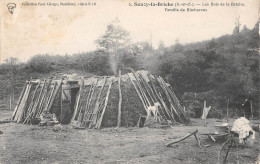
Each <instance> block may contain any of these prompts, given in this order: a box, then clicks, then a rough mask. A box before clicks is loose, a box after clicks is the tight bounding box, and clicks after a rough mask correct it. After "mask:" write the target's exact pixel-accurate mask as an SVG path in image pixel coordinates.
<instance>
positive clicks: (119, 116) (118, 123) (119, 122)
mask: <svg viewBox="0 0 260 164" xmlns="http://www.w3.org/2000/svg"><path fill="white" fill-rule="evenodd" d="M118 91H119V103H118V117H117V127H120V126H121V106H122V92H121V70H119V76H118Z"/></svg>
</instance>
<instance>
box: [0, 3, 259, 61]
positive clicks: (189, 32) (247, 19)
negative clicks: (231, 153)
mask: <svg viewBox="0 0 260 164" xmlns="http://www.w3.org/2000/svg"><path fill="white" fill-rule="evenodd" d="M34 2H37V1H34ZM41 2H42V1H41ZM46 2H47V1H46ZM57 2H59V1H57ZM95 2H96V6H88V7H39V6H29V7H28V6H22V5H21V3H22V1H19V2H18V1H17V8H16V9H15V11H14V14H13V15H11V14H9V11H8V10H7V8H6V4H7V3H8V2H7V1H5V0H4V1H1V2H0V6H1V9H2V10H1V13H0V14H1V16H2V19H1V35H0V38H1V53H0V62H1V63H2V62H3V61H4V60H5V59H6V58H9V57H15V58H19V59H20V60H21V61H27V60H28V59H30V58H31V57H32V56H33V55H36V54H50V55H56V54H60V55H65V54H74V53H80V52H86V51H91V50H95V49H96V43H95V40H97V39H98V38H99V37H100V36H101V35H102V34H104V32H105V30H106V26H107V25H108V24H109V23H111V21H112V20H114V19H115V18H118V19H119V20H120V23H121V26H122V27H123V28H124V29H126V30H127V31H129V33H130V38H131V39H132V41H133V42H138V41H149V42H151V43H152V44H153V46H154V47H155V48H156V47H157V46H158V44H159V43H160V42H161V41H162V42H163V43H164V44H165V45H166V46H170V45H173V44H175V42H176V38H178V39H179V42H180V43H182V44H183V43H191V42H197V41H202V40H208V39H211V38H213V37H219V36H221V35H225V34H232V32H233V30H234V27H235V21H236V18H238V17H239V16H240V22H241V24H242V25H246V26H247V27H248V28H250V29H251V28H253V27H254V25H255V23H256V22H257V20H258V9H259V1H258V0H247V1H243V2H244V3H245V5H246V6H245V7H208V8H207V9H208V12H201V13H199V12H196V13H195V12H192V13H187V12H185V13H177V12H165V10H164V7H155V8H150V7H147V8H146V7H129V6H128V2H127V1H119V0H118V1H117V0H112V1H99V0H97V1H95ZM196 2H202V1H196ZM204 2H205V1H204ZM230 2H231V1H230Z"/></svg>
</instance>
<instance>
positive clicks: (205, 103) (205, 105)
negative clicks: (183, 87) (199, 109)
mask: <svg viewBox="0 0 260 164" xmlns="http://www.w3.org/2000/svg"><path fill="white" fill-rule="evenodd" d="M206 107H207V102H206V101H204V108H203V113H204V115H205V120H204V121H205V122H204V125H205V126H207V116H206V111H205V110H206Z"/></svg>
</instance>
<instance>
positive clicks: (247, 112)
mask: <svg viewBox="0 0 260 164" xmlns="http://www.w3.org/2000/svg"><path fill="white" fill-rule="evenodd" d="M242 107H243V109H244V116H245V118H246V119H248V120H249V117H250V115H251V109H250V101H249V100H248V99H245V102H244V103H243V104H242Z"/></svg>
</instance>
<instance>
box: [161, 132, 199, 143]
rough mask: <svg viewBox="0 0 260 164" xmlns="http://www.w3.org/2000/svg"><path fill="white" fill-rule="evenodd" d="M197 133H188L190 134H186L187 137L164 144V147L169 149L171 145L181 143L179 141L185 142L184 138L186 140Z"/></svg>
mask: <svg viewBox="0 0 260 164" xmlns="http://www.w3.org/2000/svg"><path fill="white" fill-rule="evenodd" d="M197 132H198V130H195V131H194V132H192V133H190V134H187V135H185V136H184V137H181V138H179V139H176V140H175V141H173V142H170V143H167V144H166V147H169V146H171V145H172V144H175V143H178V142H181V141H183V140H185V139H186V138H188V137H190V136H192V135H194V134H196V133H197Z"/></svg>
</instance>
